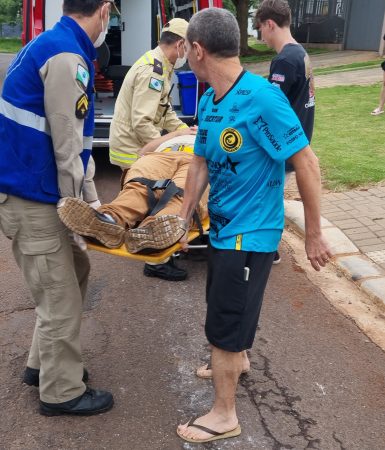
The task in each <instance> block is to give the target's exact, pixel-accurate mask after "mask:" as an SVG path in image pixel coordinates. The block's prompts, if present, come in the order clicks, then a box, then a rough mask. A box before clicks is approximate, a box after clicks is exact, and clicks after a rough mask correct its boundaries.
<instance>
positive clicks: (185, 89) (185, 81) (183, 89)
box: [176, 71, 197, 116]
mask: <svg viewBox="0 0 385 450" xmlns="http://www.w3.org/2000/svg"><path fill="white" fill-rule="evenodd" d="M176 74H177V76H178V81H179V97H180V103H181V107H182V114H184V115H185V116H193V115H194V114H195V105H196V101H197V79H196V76H195V75H194V72H191V71H186V72H176Z"/></svg>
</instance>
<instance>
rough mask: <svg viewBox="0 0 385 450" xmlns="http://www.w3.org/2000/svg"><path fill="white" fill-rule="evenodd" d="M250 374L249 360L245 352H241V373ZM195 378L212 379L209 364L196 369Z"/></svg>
mask: <svg viewBox="0 0 385 450" xmlns="http://www.w3.org/2000/svg"><path fill="white" fill-rule="evenodd" d="M248 372H250V360H249V358H248V357H247V353H246V351H243V352H242V372H241V373H248ZM196 376H197V377H199V378H204V379H210V378H212V377H213V371H212V369H211V367H210V363H207V364H205V365H203V366H201V367H198V369H197V371H196Z"/></svg>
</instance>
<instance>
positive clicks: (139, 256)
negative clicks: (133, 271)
mask: <svg viewBox="0 0 385 450" xmlns="http://www.w3.org/2000/svg"><path fill="white" fill-rule="evenodd" d="M209 228H210V221H209V218H208V217H206V218H205V219H204V220H203V221H202V229H203V231H205V232H207V231H208V229H209ZM199 235H200V232H199V230H198V229H192V230H190V231H189V233H188V238H187V242H191V241H193V240H194V239H196V238H197V237H198V236H199ZM197 247H202V248H203V247H206V246H205V245H203V246H193V248H197ZM87 248H88V249H89V250H96V251H98V252H102V253H108V254H109V255H113V256H121V257H123V258H128V259H136V260H138V261H146V262H151V263H155V264H157V263H161V262H162V261H164V260H165V259H166V258H168V257H170V256H171V255H173V254H174V253H177V252H179V251H180V250H181V249H182V247H181V245H180V243H179V242H177V243H176V244H174V245H172V246H171V247H168V248H165V249H164V250H159V251H157V252H154V253H150V254H143V253H130V252H128V251H127V249H126V246H125V245H124V244H123V245H122V246H121V247H119V248H114V249H112V248H107V247H104V246H103V245H100V244H94V243H91V242H87Z"/></svg>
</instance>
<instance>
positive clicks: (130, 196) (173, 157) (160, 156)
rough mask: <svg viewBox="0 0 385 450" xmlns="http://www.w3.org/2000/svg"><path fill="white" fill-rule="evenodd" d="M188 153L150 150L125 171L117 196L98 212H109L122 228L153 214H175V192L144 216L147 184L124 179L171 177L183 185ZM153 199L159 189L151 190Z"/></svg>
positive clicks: (203, 207)
mask: <svg viewBox="0 0 385 450" xmlns="http://www.w3.org/2000/svg"><path fill="white" fill-rule="evenodd" d="M191 160H192V155H190V154H188V153H183V152H168V153H150V154H148V155H146V156H144V157H143V158H140V159H138V160H137V161H135V163H134V164H133V165H132V167H131V168H130V170H129V171H128V172H127V173H126V176H125V180H124V183H125V184H124V186H123V188H122V190H121V191H120V192H119V194H118V196H117V197H116V198H115V200H113V201H112V202H111V203H108V204H105V205H103V206H101V207H100V208H98V211H99V212H102V213H108V214H110V215H111V216H112V217H113V218H114V219H115V220H116V222H117V223H118V224H119V225H121V226H123V227H125V228H134V227H135V226H136V224H137V223H138V222H140V224H139V225H137V226H138V227H143V226H146V225H147V224H148V223H149V222H152V221H153V220H154V218H155V217H159V216H163V215H166V214H172V215H178V214H179V213H180V209H181V206H182V203H183V197H180V196H178V195H175V196H174V197H172V198H171V199H170V200H169V202H168V203H167V205H166V206H165V207H164V208H163V209H162V210H160V211H159V212H158V213H156V214H155V215H154V216H148V217H146V216H147V212H148V203H147V198H148V192H147V187H146V186H144V185H143V184H141V183H138V182H132V183H127V181H129V180H131V179H133V178H140V177H141V178H148V179H150V180H154V181H157V180H163V179H171V180H172V181H173V182H174V183H175V184H176V185H177V186H178V187H179V188H182V189H184V187H185V183H186V179H187V172H188V169H189V165H190V162H191ZM153 192H154V195H155V197H156V199H159V197H161V195H162V194H163V192H164V191H163V190H160V189H159V190H156V191H153ZM207 198H208V190H207V189H206V192H205V193H204V195H203V196H202V199H201V201H200V203H199V208H198V214H199V217H200V219H201V220H202V219H204V218H205V217H207V215H208V212H207Z"/></svg>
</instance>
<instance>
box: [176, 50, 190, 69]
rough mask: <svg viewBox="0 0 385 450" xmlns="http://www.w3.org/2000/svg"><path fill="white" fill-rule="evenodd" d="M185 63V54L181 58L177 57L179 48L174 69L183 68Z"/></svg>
mask: <svg viewBox="0 0 385 450" xmlns="http://www.w3.org/2000/svg"><path fill="white" fill-rule="evenodd" d="M186 62H187V57H186V53H185V55H184V56H183V58H181V57H180V56H179V48H178V58H177V59H176V61H175V64H174V69H180V68H181V67H183V66H184V65H185V64H186Z"/></svg>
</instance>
